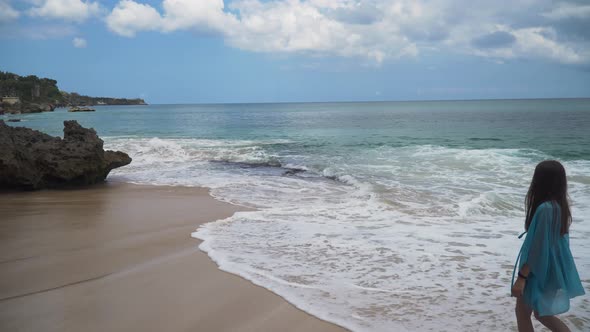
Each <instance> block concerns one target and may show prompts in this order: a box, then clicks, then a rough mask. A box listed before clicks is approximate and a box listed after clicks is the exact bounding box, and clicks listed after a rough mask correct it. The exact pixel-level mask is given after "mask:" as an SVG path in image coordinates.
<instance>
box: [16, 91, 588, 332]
mask: <svg viewBox="0 0 590 332" xmlns="http://www.w3.org/2000/svg"><path fill="white" fill-rule="evenodd" d="M12 117H15V116H12ZM18 117H19V118H21V119H22V120H23V122H21V123H20V124H17V125H25V126H29V127H32V128H35V129H40V130H43V131H46V132H48V133H51V134H53V135H59V134H61V131H62V128H63V125H62V122H63V120H65V119H77V120H78V121H79V122H80V123H81V124H82V125H84V126H88V127H93V128H95V129H96V130H97V132H98V133H99V135H100V136H101V137H103V139H104V140H105V145H106V147H107V148H111V149H119V150H122V151H125V152H128V153H129V154H130V155H131V156H132V158H133V163H132V164H131V165H129V166H127V167H124V168H121V169H118V170H115V171H113V173H112V174H111V177H112V178H116V179H119V180H123V181H129V182H135V183H150V184H168V185H170V184H171V185H188V186H207V187H210V188H212V193H213V195H214V196H216V197H217V198H219V199H222V200H225V201H228V202H232V203H236V204H240V205H245V206H251V207H255V208H257V211H254V212H243V213H238V214H236V215H235V216H233V217H231V218H229V219H226V220H223V221H219V222H215V223H210V224H207V225H206V226H204V227H202V228H200V229H199V230H198V231H196V232H195V233H193V236H195V237H198V238H201V239H203V240H204V242H203V244H202V246H201V248H202V249H203V250H206V251H207V252H208V254H209V256H211V258H212V259H214V260H215V261H216V262H217V263H218V265H219V266H220V268H222V269H224V270H226V271H229V272H232V273H236V274H239V275H241V276H243V277H245V278H247V279H249V280H251V281H253V282H254V283H257V284H259V285H261V286H263V287H266V288H268V289H270V290H272V291H274V292H276V293H277V294H279V295H281V296H283V297H284V298H286V299H287V300H288V301H290V302H292V303H294V304H296V305H297V306H298V307H300V308H302V309H303V310H306V311H308V312H310V313H311V314H314V315H316V316H318V317H321V318H323V319H326V320H329V321H332V322H336V323H338V324H340V325H343V326H346V327H348V328H350V329H353V330H355V331H388V330H402V331H403V330H434V331H441V330H448V331H455V330H486V331H497V330H509V329H514V328H515V324H514V322H513V319H512V318H511V317H512V315H513V309H512V308H513V299H511V298H510V297H509V293H508V291H509V283H510V273H511V271H512V264H513V263H514V259H515V258H516V254H517V251H518V249H519V247H520V243H521V242H520V240H518V239H517V237H516V236H517V235H518V233H519V232H520V231H521V230H522V228H523V225H522V224H523V222H522V221H523V218H524V213H523V208H522V204H523V199H524V194H525V193H526V190H527V187H528V184H529V182H530V178H531V176H532V172H533V169H534V166H535V165H536V163H538V162H539V161H541V160H544V159H559V160H561V161H562V162H563V163H564V165H565V166H566V169H567V171H568V179H569V189H570V195H571V198H572V203H573V213H574V225H573V226H572V231H571V232H572V234H571V245H572V251H573V253H574V257H575V258H576V262H577V264H578V270H579V271H580V275H581V277H582V279H583V280H584V285H585V287H586V289H587V291H588V293H590V244H589V243H588V241H587V238H588V237H590V221H589V219H590V131H588V128H590V99H573V100H499V101H432V102H384V103H308V104H226V105H150V106H124V107H114V106H113V107H112V106H109V107H97V111H96V112H93V113H68V112H66V111H65V110H63V109H60V110H57V111H56V112H53V113H41V114H29V115H20V116H18ZM4 118H7V116H5V117H4ZM565 319H566V320H567V321H568V323H569V324H570V325H571V327H572V328H573V330H579V331H583V330H588V329H589V328H590V302H589V300H588V299H587V298H577V299H574V300H573V301H572V310H571V311H570V313H569V314H568V315H566V316H565Z"/></svg>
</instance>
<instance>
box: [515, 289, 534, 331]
mask: <svg viewBox="0 0 590 332" xmlns="http://www.w3.org/2000/svg"><path fill="white" fill-rule="evenodd" d="M532 313H533V309H531V308H529V306H528V305H526V303H524V301H523V300H522V298H521V297H517V298H516V324H517V325H518V331H519V332H533V331H534V329H533V322H532V321H531V314H532Z"/></svg>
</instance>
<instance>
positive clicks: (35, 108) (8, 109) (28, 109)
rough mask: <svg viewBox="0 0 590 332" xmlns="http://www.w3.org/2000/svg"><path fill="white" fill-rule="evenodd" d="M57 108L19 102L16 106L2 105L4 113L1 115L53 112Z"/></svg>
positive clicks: (44, 104)
mask: <svg viewBox="0 0 590 332" xmlns="http://www.w3.org/2000/svg"><path fill="white" fill-rule="evenodd" d="M54 109H55V106H54V105H52V104H49V103H29V102H19V103H16V104H6V103H4V104H2V113H0V114H24V113H41V112H53V110H54Z"/></svg>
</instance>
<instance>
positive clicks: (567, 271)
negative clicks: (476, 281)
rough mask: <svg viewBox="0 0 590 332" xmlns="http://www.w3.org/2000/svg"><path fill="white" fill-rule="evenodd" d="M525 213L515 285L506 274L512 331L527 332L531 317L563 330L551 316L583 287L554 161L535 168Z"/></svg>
mask: <svg viewBox="0 0 590 332" xmlns="http://www.w3.org/2000/svg"><path fill="white" fill-rule="evenodd" d="M525 208H526V219H525V230H526V233H527V236H526V238H525V240H524V243H523V244H522V248H521V249H520V253H519V259H517V262H516V265H515V266H514V272H515V271H516V270H517V269H518V278H517V279H516V282H514V272H513V273H512V281H513V283H512V296H515V297H516V321H517V324H518V330H519V331H533V324H532V322H531V313H532V312H534V313H535V317H536V318H537V319H538V320H539V322H541V323H542V324H543V325H545V326H546V327H547V328H549V329H550V330H551V331H569V328H568V327H567V325H565V323H563V322H562V321H561V320H560V319H559V318H557V317H556V316H555V315H557V314H561V313H564V312H566V311H568V310H569V306H570V305H569V301H570V299H571V298H573V297H576V296H579V295H583V294H584V288H583V287H582V283H581V282H580V277H579V275H578V271H577V270H576V265H575V264H574V259H573V257H572V254H571V252H570V248H569V226H570V224H571V220H572V217H571V213H570V208H569V203H568V195H567V179H566V176H565V169H564V168H563V166H562V165H561V164H560V163H559V162H557V161H554V160H546V161H543V162H541V163H539V164H538V165H537V167H536V168H535V174H534V175H533V180H532V182H531V185H530V187H529V191H528V193H527V195H526V199H525ZM523 234H524V233H523ZM521 236H522V235H521Z"/></svg>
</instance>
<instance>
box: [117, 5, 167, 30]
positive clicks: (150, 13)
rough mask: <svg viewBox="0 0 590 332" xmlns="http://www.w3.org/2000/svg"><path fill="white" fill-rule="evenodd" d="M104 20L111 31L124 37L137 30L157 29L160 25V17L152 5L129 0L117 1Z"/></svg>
mask: <svg viewBox="0 0 590 332" xmlns="http://www.w3.org/2000/svg"><path fill="white" fill-rule="evenodd" d="M106 22H107V26H108V27H109V29H111V31H113V32H115V33H117V34H119V35H121V36H125V37H133V36H135V34H136V32H138V31H148V30H158V29H161V27H162V18H161V17H160V14H159V13H158V12H157V11H156V10H155V9H154V8H153V7H151V6H149V5H143V4H139V3H137V2H135V1H131V0H123V1H121V2H119V3H118V4H117V6H116V7H115V8H114V9H113V11H112V12H111V14H110V15H109V16H108V17H107V19H106Z"/></svg>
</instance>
